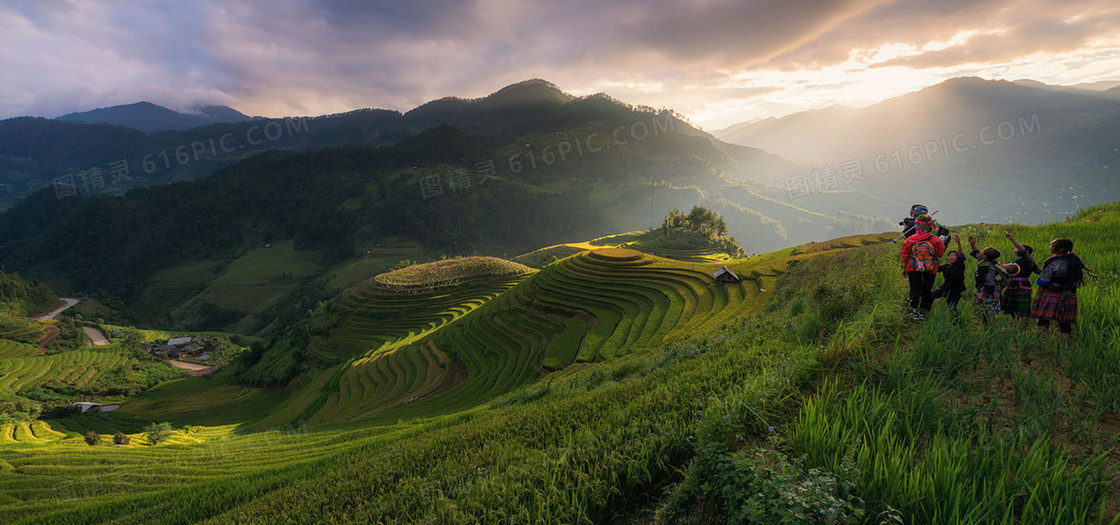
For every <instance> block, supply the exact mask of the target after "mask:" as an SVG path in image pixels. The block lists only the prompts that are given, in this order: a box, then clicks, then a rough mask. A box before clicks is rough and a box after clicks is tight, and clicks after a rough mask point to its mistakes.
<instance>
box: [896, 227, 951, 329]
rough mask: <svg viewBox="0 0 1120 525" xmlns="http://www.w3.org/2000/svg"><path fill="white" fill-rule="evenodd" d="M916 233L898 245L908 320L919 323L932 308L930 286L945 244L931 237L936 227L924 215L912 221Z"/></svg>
mask: <svg viewBox="0 0 1120 525" xmlns="http://www.w3.org/2000/svg"><path fill="white" fill-rule="evenodd" d="M914 226H915V229H916V231H917V233H915V234H914V235H911V236H909V237H907V238H906V242H904V243H902V253H901V256H902V273H903V274H904V275H906V278H907V280H909V281H910V318H912V319H917V320H922V319H925V318H926V313H927V312H929V309H930V307H931V306H933V283H934V281H935V280H936V279H937V267H938V261H939V260H940V259H941V256H942V255H945V243H944V242H942V241H941V239H940V238H939V237H937V236H936V235H933V232H934V231H937V224H936V223H935V222H934V221H933V218H932V217H930V216H928V215H919V216H918V217H917V218H916V219H915V220H914Z"/></svg>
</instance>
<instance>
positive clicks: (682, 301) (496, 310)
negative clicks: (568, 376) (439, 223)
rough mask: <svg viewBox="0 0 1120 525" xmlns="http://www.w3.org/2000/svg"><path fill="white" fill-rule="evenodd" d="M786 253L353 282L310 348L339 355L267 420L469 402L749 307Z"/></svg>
mask: <svg viewBox="0 0 1120 525" xmlns="http://www.w3.org/2000/svg"><path fill="white" fill-rule="evenodd" d="M788 260H789V259H781V260H775V261H766V262H764V263H757V264H747V263H743V264H740V265H739V266H735V269H736V270H738V271H740V273H741V275H743V277H744V280H743V281H742V282H740V283H736V284H729V285H722V284H719V283H717V282H716V281H715V279H713V278H712V275H711V274H712V272H713V271H715V270H716V269H718V268H719V266H720V265H719V264H711V263H708V264H695V263H687V262H681V261H675V260H670V259H664V258H659V257H655V256H651V255H647V254H643V253H641V252H638V251H635V250H630V249H625V248H596V249H588V250H583V251H581V252H579V253H577V254H575V255H572V256H570V257H567V258H565V259H563V260H561V261H559V262H557V263H556V264H553V265H551V266H548V267H547V268H545V269H544V270H542V271H541V272H539V273H537V274H535V275H533V276H531V277H529V278H528V279H524V280H523V281H520V282H514V281H508V282H506V283H505V284H504V286H502V287H501V288H493V287H491V288H489V289H486V288H472V287H469V286H461V287H457V288H455V289H454V290H455V292H454V294H451V295H449V296H442V295H435V296H424V295H417V296H385V295H383V294H378V291H377V289H376V288H357V289H354V290H351V291H350V292H348V293H347V294H346V295H344V296H343V297H342V298H341V299H340V300H341V304H343V305H345V306H346V308H347V309H348V311H350V313H349V314H348V315H347V317H345V318H344V320H343V321H342V322H340V323H339V325H338V326H337V328H336V329H335V330H333V331H332V332H331V333H330V334H329V336H325V337H320V338H316V339H315V340H313V342H312V345H311V346H312V351H313V352H314V353H315V354H316V355H317V356H319V357H320V358H322V359H324V360H328V361H329V362H337V363H340V364H339V365H338V366H337V368H334V369H332V370H331V371H329V372H325V373H323V374H322V376H329V377H322V376H321V377H320V378H319V379H318V380H317V381H316V383H315V384H313V385H309V386H308V387H305V390H304V391H303V392H301V394H299V395H297V396H295V397H294V398H293V399H291V400H289V401H288V402H287V403H286V405H285V406H284V407H282V408H281V409H280V410H279V411H277V412H276V413H274V414H273V415H272V417H270V418H269V419H268V420H266V423H267V424H269V425H278V424H285V423H292V422H297V421H299V422H306V423H308V424H312V425H319V424H326V423H330V422H338V421H349V420H355V419H362V418H367V417H373V416H376V415H386V414H383V413H387V415H386V417H395V416H398V415H401V414H430V413H445V412H449V411H454V410H460V409H463V408H468V407H471V406H475V405H477V404H479V403H482V402H485V401H486V400H488V399H491V398H493V397H494V396H497V395H500V394H502V393H505V392H508V391H509V390H512V389H513V388H516V387H518V386H520V385H522V384H525V383H526V382H528V381H531V380H533V379H535V378H538V377H541V376H543V375H546V374H548V373H550V372H555V371H558V370H562V369H564V368H566V367H569V366H571V365H573V364H578V363H593V362H599V361H604V360H608V359H611V358H614V357H618V356H620V355H623V354H626V353H629V352H633V351H636V350H638V349H641V348H644V347H649V346H652V345H657V344H660V343H662V342H664V341H668V340H673V339H675V338H679V337H682V336H684V335H686V334H688V333H691V332H694V331H702V330H706V329H708V328H710V327H714V326H716V325H719V324H720V323H722V322H724V321H727V320H729V319H732V318H734V317H737V316H740V315H743V314H746V313H749V312H751V311H753V310H754V309H757V308H759V307H761V305H762V303H763V301H762V300H761V298H762V296H763V294H764V293H765V289H766V288H767V287H768V286H769V285H770V284H772V283H773V281H774V280H775V279H777V277H778V276H779V274H780V273H781V272H782V271H784V269H785V264H786V263H787V262H788ZM515 284H516V285H515ZM359 352H360V354H359ZM355 355H358V357H357V358H352V359H350V360H349V361H345V360H346V359H347V357H349V356H355ZM344 361H345V362H344ZM444 392H446V394H444Z"/></svg>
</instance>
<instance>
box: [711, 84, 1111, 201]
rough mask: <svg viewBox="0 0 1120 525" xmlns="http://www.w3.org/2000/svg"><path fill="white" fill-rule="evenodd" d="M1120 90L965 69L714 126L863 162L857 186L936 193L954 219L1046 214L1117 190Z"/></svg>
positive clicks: (784, 147) (837, 160)
mask: <svg viewBox="0 0 1120 525" xmlns="http://www.w3.org/2000/svg"><path fill="white" fill-rule="evenodd" d="M1118 93H1120V91H1117V88H1116V87H1112V88H1110V89H1108V90H1105V91H1092V90H1087V89H1075V88H1069V87H1060V86H1048V85H1046V84H1042V83H1039V82H1034V81H1016V82H1007V81H992V80H983V79H979V78H957V79H952V80H948V81H946V82H943V83H941V84H938V85H935V86H931V87H928V88H926V89H923V90H920V91H917V92H914V93H910V94H907V95H903V96H900V97H896V98H893V99H889V100H886V101H883V102H881V103H878V104H875V105H872V106H869V107H866V108H852V107H845V106H833V107H829V108H825V109H821V110H814V111H806V112H801V113H796V114H793V115H789V116H785V117H782V118H769V119H765V120H761V121H757V122H750V123H742V124H737V125H734V126H730V127H728V128H725V129H723V130H720V131H717V132H715V133H714V134H715V136H717V137H719V138H721V139H722V140H725V141H728V142H732V143H736V144H749V145H751V146H752V147H758V148H762V149H764V150H766V151H768V152H771V153H775V154H778V155H781V156H783V157H785V158H788V159H792V160H796V161H804V162H808V163H812V164H814V165H817V166H824V167H829V166H840V165H842V164H844V163H851V162H858V163H860V164H861V165H862V166H863V167H864V169H865V171H867V172H868V173H869V177H868V179H867V181H866V183H865V184H862V185H860V186H859V187H860V188H861V189H863V190H864V191H867V192H868V193H871V194H874V195H877V196H881V197H884V198H902V199H907V200H913V201H915V202H918V201H921V200H929V201H937V202H938V204H937V206H938V207H941V208H948V209H949V210H950V212H949V213H948V214H945V215H949V216H951V218H950V219H949V220H971V219H973V218H975V219H980V220H988V221H995V220H999V221H1024V222H1039V221H1044V220H1048V219H1051V218H1054V217H1061V216H1064V215H1066V214H1069V213H1072V212H1074V211H1076V209H1077V208H1078V207H1080V206H1088V205H1092V204H1099V203H1102V202H1107V201H1109V200H1113V199H1115V198H1117V195H1118V194H1120V185H1118V183H1120V181H1118V179H1117V178H1116V177H1115V175H1114V174H1113V173H1114V172H1115V170H1116V166H1117V165H1118V163H1120V150H1117V149H1116V148H1117V146H1118V145H1120V144H1118V143H1117V141H1116V137H1117V136H1120V134H1118V130H1120V97H1117V96H1116V95H1117V94H1118Z"/></svg>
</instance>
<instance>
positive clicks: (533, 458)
mask: <svg viewBox="0 0 1120 525" xmlns="http://www.w3.org/2000/svg"><path fill="white" fill-rule="evenodd" d="M1086 217H1087V218H1088V219H1090V220H1083V221H1076V222H1073V223H1068V224H1057V225H1047V226H1043V227H1040V228H1016V229H1015V230H1016V233H1017V236H1018V237H1019V238H1020V239H1021V240H1023V241H1024V242H1029V243H1031V244H1033V245H1035V246H1044V245H1045V241H1046V240H1048V239H1049V238H1050V237H1053V236H1056V235H1066V236H1070V237H1072V238H1074V239H1075V240H1076V241H1077V242H1078V252H1079V253H1080V254H1081V255H1082V256H1083V257H1084V258H1085V260H1086V261H1087V262H1088V264H1089V265H1090V267H1092V268H1093V269H1094V270H1096V271H1097V272H1098V273H1100V274H1102V275H1105V276H1113V278H1111V279H1110V278H1107V277H1106V278H1093V279H1091V280H1090V283H1089V285H1088V286H1087V287H1086V288H1085V289H1083V291H1082V293H1081V300H1082V315H1083V320H1082V322H1081V323H1079V324H1078V328H1077V330H1076V332H1077V333H1076V334H1075V341H1076V342H1075V344H1074V345H1073V346H1072V347H1068V348H1065V347H1061V346H1058V345H1056V344H1055V341H1054V340H1053V339H1052V338H1051V337H1050V336H1043V335H1040V334H1038V333H1037V332H1035V331H1034V330H1032V329H1030V328H1029V327H1022V326H1019V325H1017V324H1015V323H1014V322H1012V320H1010V319H1000V320H999V321H998V322H996V323H992V324H991V325H989V326H988V327H984V326H981V325H980V324H979V323H978V322H977V321H975V320H974V319H972V318H971V317H968V316H964V317H963V322H962V323H960V325H959V326H954V325H953V324H952V323H950V322H949V318H948V316H947V312H945V311H944V310H943V309H942V308H940V307H939V308H938V309H936V310H935V312H934V315H933V316H932V317H931V319H930V320H929V321H927V322H926V323H925V324H922V325H913V324H911V323H909V322H908V321H906V320H905V319H904V318H903V317H902V315H901V313H900V311H899V308H898V306H897V303H898V299H899V297H900V296H901V295H903V294H904V286H903V283H902V282H901V280H900V279H899V278H898V273H897V264H896V257H897V256H896V253H895V251H896V249H897V247H896V246H894V245H887V244H879V245H873V246H869V247H862V248H854V249H850V250H844V251H840V252H839V253H837V252H819V253H807V254H802V255H800V256H798V257H799V258H801V259H808V260H811V261H812V264H805V263H801V264H795V265H793V266H792V267H791V269H790V271H789V274H788V276H787V277H785V278H783V279H782V282H781V284H780V285H771V286H768V287H767V289H768V290H769V292H768V293H767V295H768V299H767V301H768V306H767V308H765V311H764V312H761V313H759V314H758V315H755V316H752V317H749V318H742V319H740V320H738V321H735V322H731V323H728V324H725V325H723V326H722V327H720V328H717V329H713V330H708V331H706V332H705V333H702V334H701V333H697V334H693V335H692V336H689V337H686V338H685V339H682V340H679V341H677V342H674V343H670V344H664V345H658V346H655V347H653V348H650V349H648V350H646V351H639V352H634V353H632V354H629V355H625V356H622V357H619V358H616V359H614V360H611V361H608V362H604V363H589V364H586V365H581V366H578V367H573V369H570V370H567V371H565V372H562V373H557V374H553V375H550V376H546V377H545V378H544V379H542V380H540V381H538V382H537V383H535V384H533V385H529V386H525V387H523V388H521V389H517V390H513V391H512V392H510V393H508V394H506V395H504V396H502V397H499V398H497V399H496V400H495V401H494V402H493V403H491V404H490V405H489V406H480V407H476V408H473V409H468V410H465V411H462V412H461V413H459V414H454V415H448V416H442V417H436V418H432V419H421V420H415V421H413V422H403V423H398V424H395V425H386V426H369V425H368V424H363V423H358V424H339V425H334V426H328V427H320V428H316V429H314V430H304V429H297V430H294V431H288V432H277V431H271V432H262V433H256V434H251V435H247V436H237V435H233V434H230V433H229V431H230V429H228V428H218V429H196V430H195V432H196V433H198V435H199V437H197V438H194V439H195V440H196V441H197V442H196V443H194V444H185V443H184V444H181V445H163V446H157V447H144V446H139V447H137V446H133V447H97V448H92V447H87V446H85V445H84V444H82V443H80V442H78V441H76V440H75V439H73V438H71V439H64V440H62V441H58V442H55V443H54V444H51V445H42V444H35V443H29V444H23V445H18V447H19V448H5V447H6V446H4V445H0V494H2V495H3V497H2V498H0V519H5V520H7V521H17V522H27V523H38V522H44V523H61V522H79V521H80V522H88V521H110V520H128V521H131V522H155V521H159V522H161V523H187V522H194V521H202V520H206V519H210V520H211V522H213V523H224V522H230V521H259V522H284V521H304V520H306V519H308V517H309V516H315V517H317V518H319V519H330V520H334V521H378V520H383V521H394V520H399V519H402V518H403V519H407V520H409V521H421V520H428V521H435V522H449V523H455V522H464V523H466V522H478V521H489V522H497V521H506V522H509V521H517V522H529V521H536V520H541V521H568V522H589V521H591V522H599V521H607V520H612V519H616V518H622V519H633V518H635V517H642V519H649V518H651V517H652V512H653V510H654V509H658V515H657V518H658V519H661V520H665V521H674V520H676V519H677V517H678V516H690V517H691V518H688V519H683V521H686V522H687V521H689V520H697V519H699V520H711V521H717V520H718V521H724V520H726V519H734V518H733V517H734V516H736V515H737V513H739V512H743V511H744V509H748V507H744V506H743V505H744V503H745V502H746V499H745V498H747V497H749V496H751V495H754V494H759V495H760V496H763V497H760V498H759V499H758V500H757V502H758V503H759V505H760V506H756V507H749V509H754V510H755V511H757V512H758V513H760V514H759V516H762V517H761V518H759V519H760V521H763V522H767V521H771V522H772V521H774V520H773V519H770V518H774V517H776V516H786V517H789V518H790V519H793V520H795V521H800V522H809V521H821V522H824V521H826V520H830V521H852V520H855V521H862V520H866V521H869V522H879V520H881V519H884V518H888V519H889V518H891V517H897V518H898V519H899V520H902V521H905V522H950V521H953V520H965V519H972V520H976V521H984V522H990V521H1008V522H1016V521H1018V522H1023V523H1027V522H1031V523H1042V522H1047V523H1080V522H1087V521H1091V518H1092V517H1093V516H1095V515H1097V514H1098V513H1100V505H1101V504H1102V503H1105V504H1106V505H1108V507H1106V510H1105V511H1104V515H1107V516H1112V515H1114V514H1115V513H1116V511H1117V508H1116V507H1115V506H1114V504H1115V502H1116V500H1117V498H1116V495H1115V494H1114V493H1112V492H1110V491H1106V490H1105V487H1104V486H1103V485H1101V484H1099V483H1096V482H1095V481H1094V480H1095V479H1096V476H1098V475H1099V474H1100V473H1101V471H1100V469H1099V467H1100V466H1101V463H1102V462H1104V463H1105V464H1111V463H1113V462H1114V461H1115V460H1116V458H1115V457H1114V456H1110V455H1100V454H1096V452H1098V451H1104V450H1106V449H1107V448H1109V447H1110V446H1111V445H1112V444H1113V443H1112V441H1110V440H1112V439H1114V436H1115V433H1114V432H1112V430H1111V429H1112V428H1113V427H1114V426H1115V423H1114V422H1115V421H1116V419H1117V417H1118V416H1120V396H1118V395H1117V393H1118V392H1120V388H1118V387H1120V385H1118V381H1117V379H1116V378H1117V377H1120V373H1118V372H1120V351H1118V349H1120V345H1118V339H1117V338H1118V334H1117V333H1116V329H1115V327H1116V326H1117V319H1116V316H1117V315H1118V314H1117V312H1118V311H1120V304H1118V302H1117V301H1118V300H1120V293H1118V290H1117V288H1118V285H1117V282H1116V281H1115V279H1114V276H1115V275H1116V274H1117V272H1118V271H1120V260H1118V258H1117V255H1116V254H1117V253H1120V246H1118V245H1117V243H1116V239H1115V238H1114V237H1112V238H1110V237H1108V232H1110V231H1115V230H1116V227H1117V226H1120V224H1118V222H1120V214H1118V213H1117V210H1115V209H1114V210H1111V211H1109V212H1101V211H1098V210H1093V211H1091V213H1089V214H1087V215H1086ZM1091 219H1096V221H1095V222H1094V221H1092V220H1091ZM993 242H994V238H993ZM817 257H821V258H820V259H817ZM760 259H764V258H760ZM780 259H781V258H780V257H775V258H771V259H764V260H762V261H761V262H772V263H776V262H777V261H779V260H780ZM744 269H745V268H744ZM741 270H742V269H741ZM965 310H966V313H967V310H968V308H967V307H965ZM769 427H773V430H772V431H770V430H768V428H769ZM767 436H771V437H770V438H769V439H766V437H767ZM16 446H17V445H8V446H7V447H16ZM802 455H804V456H805V457H806V459H805V460H803V461H804V463H803V464H798V463H796V462H793V463H792V464H793V465H795V466H793V467H790V472H792V474H790V472H787V473H786V474H787V477H785V478H782V477H781V475H780V474H781V473H780V472H778V471H777V469H768V468H766V466H768V465H788V464H791V463H788V462H787V463H782V461H785V460H784V459H783V458H796V457H799V456H802ZM752 458H758V459H757V460H752ZM690 465H691V466H690ZM759 465H762V466H763V467H762V468H757V467H758V466H759ZM8 467H10V468H8ZM713 467H718V468H713ZM810 467H815V468H819V469H823V470H821V471H816V473H815V474H814V473H812V472H809V471H807V470H798V469H808V468H810ZM857 469H858V470H857ZM798 473H800V474H798ZM717 474H718V476H717ZM806 481H819V482H821V483H818V484H817V485H812V486H810V485H807V484H806ZM675 483H679V484H678V485H675V488H674V489H673V490H672V491H671V496H670V497H669V498H668V499H665V498H664V494H665V492H664V490H665V488H666V487H671V486H674V484H675ZM172 485H173V486H172ZM782 487H786V488H789V487H792V488H795V489H796V490H789V491H785V492H782V491H781V490H779V489H781V488H782ZM799 498H800V499H799ZM841 499H842V500H844V501H845V502H846V503H838V502H839V501H840V500H841ZM801 503H804V504H805V506H804V507H801V506H800V504H801ZM827 506H832V508H834V509H838V511H839V512H838V514H839V515H835V514H832V515H830V514H827V512H828V510H827V508H828V507H827ZM818 510H820V511H825V512H826V514H817V511H818ZM806 511H807V512H808V514H805V515H804V516H802V519H797V518H796V517H795V516H796V512H803V513H804V512H806ZM783 512H786V513H787V514H782V513H783ZM818 516H819V517H818Z"/></svg>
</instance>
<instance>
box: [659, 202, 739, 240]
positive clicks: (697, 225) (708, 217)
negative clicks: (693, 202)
mask: <svg viewBox="0 0 1120 525" xmlns="http://www.w3.org/2000/svg"><path fill="white" fill-rule="evenodd" d="M673 229H685V230H692V231H698V232H705V233H710V234H713V235H714V236H716V237H723V236H725V235H727V223H726V222H724V220H723V217H720V216H719V215H718V214H716V213H715V212H713V211H712V210H709V209H707V208H702V207H700V206H693V207H692V210H691V211H689V212H688V214H687V215H685V213H684V212H682V211H681V210H679V209H677V208H673V211H671V212H669V213H668V214H667V215H665V220H664V221H662V223H661V231H662V233H665V234H668V233H669V230H673Z"/></svg>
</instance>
